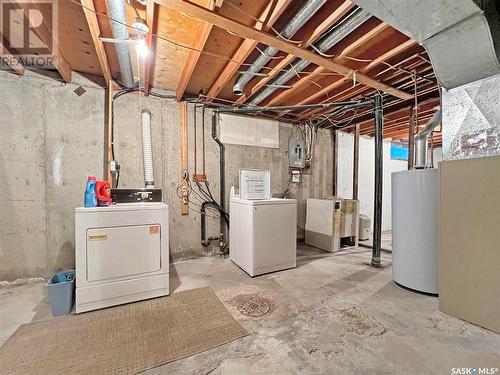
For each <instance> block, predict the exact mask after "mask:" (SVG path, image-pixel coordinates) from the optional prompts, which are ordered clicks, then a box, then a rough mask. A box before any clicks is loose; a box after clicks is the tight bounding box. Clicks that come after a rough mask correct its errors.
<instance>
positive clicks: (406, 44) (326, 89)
mask: <svg viewBox="0 0 500 375" xmlns="http://www.w3.org/2000/svg"><path fill="white" fill-rule="evenodd" d="M415 44H416V43H415V41H413V40H408V41H406V42H404V43H402V44H400V45H399V46H397V47H395V48H392V49H391V50H389V51H387V52H386V53H384V54H382V55H380V56H379V57H377V58H375V59H374V60H373V61H372V62H370V63H369V64H368V65H367V66H365V67H364V68H363V69H361V72H363V73H367V72H369V71H370V70H372V69H373V68H375V67H376V66H377V65H379V64H382V63H384V62H386V61H387V60H389V59H390V58H392V57H394V56H396V55H398V54H399V53H402V52H404V51H405V50H407V49H409V48H410V47H412V46H414V45H415ZM348 81H349V80H347V79H346V78H345V77H344V78H341V79H339V80H337V81H334V82H332V83H331V84H330V85H328V86H326V87H324V88H323V89H321V90H319V91H317V92H316V93H314V94H313V95H311V96H309V97H308V98H305V99H304V100H302V101H300V102H298V103H296V104H297V105H302V104H308V103H311V102H312V101H315V100H316V99H318V98H319V97H321V96H327V95H328V93H329V92H331V91H333V90H334V89H337V88H338V87H340V86H342V85H344V84H345V83H347V82H348ZM392 84H395V83H394V82H393V83H392ZM349 90H350V89H349ZM364 91H367V88H366V87H363V88H361V89H358V90H357V93H359V92H364ZM331 99H332V98H326V99H325V100H323V102H322V103H326V102H328V101H330V100H331ZM321 111H322V110H321V109H316V110H311V111H305V113H304V115H302V116H300V117H303V118H306V117H309V116H311V115H313V114H315V113H319V112H321ZM286 113H287V112H282V113H280V114H279V115H278V117H277V118H280V117H282V116H283V115H285V114H286Z"/></svg>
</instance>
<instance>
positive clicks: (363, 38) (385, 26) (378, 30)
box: [339, 22, 390, 58]
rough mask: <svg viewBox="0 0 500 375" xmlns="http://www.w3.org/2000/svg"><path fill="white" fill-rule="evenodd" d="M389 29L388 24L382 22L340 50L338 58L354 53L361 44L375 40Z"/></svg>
mask: <svg viewBox="0 0 500 375" xmlns="http://www.w3.org/2000/svg"><path fill="white" fill-rule="evenodd" d="M389 27H390V26H389V25H388V24H386V23H384V22H382V23H381V24H379V25H377V26H375V27H374V28H373V29H371V30H370V31H368V32H367V33H366V34H364V35H363V36H361V37H359V38H358V39H356V40H355V41H354V42H352V43H351V44H349V45H348V46H347V47H346V48H344V49H343V50H342V52H341V53H340V56H339V58H340V57H345V56H348V55H349V54H350V53H352V52H354V51H355V50H356V49H358V48H359V47H361V46H362V45H363V44H365V43H366V42H368V41H369V40H370V39H373V38H375V37H376V36H377V35H379V34H380V33H382V32H383V31H385V30H387V29H388V28H389Z"/></svg>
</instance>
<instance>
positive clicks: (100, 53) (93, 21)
mask: <svg viewBox="0 0 500 375" xmlns="http://www.w3.org/2000/svg"><path fill="white" fill-rule="evenodd" d="M81 3H82V8H83V12H84V13H85V18H86V19H87V24H88V26H89V31H90V35H91V37H92V42H93V43H94V48H95V52H96V54H97V58H98V59H99V64H100V65H101V70H102V75H103V77H104V79H105V80H106V84H108V83H109V82H111V81H112V77H111V71H110V69H109V64H108V58H107V56H106V51H105V49H104V44H103V42H102V41H101V40H100V39H99V37H100V36H101V30H100V29H99V23H98V20H97V15H96V10H95V7H94V1H93V0H81Z"/></svg>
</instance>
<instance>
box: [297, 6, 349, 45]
mask: <svg viewBox="0 0 500 375" xmlns="http://www.w3.org/2000/svg"><path fill="white" fill-rule="evenodd" d="M352 8H353V4H352V3H351V1H350V0H346V1H344V2H343V3H342V4H340V5H339V7H338V8H337V9H335V11H334V12H333V13H331V14H330V15H329V16H328V17H327V18H326V19H325V20H324V21H323V22H321V23H320V24H319V25H318V27H317V28H316V29H314V31H313V32H312V33H311V35H310V36H309V38H308V39H307V40H306V41H305V42H304V43H303V45H302V47H308V46H310V45H311V44H313V43H314V42H315V41H316V40H318V38H319V37H320V36H322V35H323V34H324V33H325V32H326V31H328V30H329V29H330V28H331V27H332V26H333V25H335V24H336V23H337V22H338V21H339V20H340V19H341V18H342V17H344V16H345V15H346V14H347V12H349V11H350V10H351V9H352Z"/></svg>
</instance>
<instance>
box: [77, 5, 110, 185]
mask: <svg viewBox="0 0 500 375" xmlns="http://www.w3.org/2000/svg"><path fill="white" fill-rule="evenodd" d="M82 3H83V1H82ZM104 121H105V124H104V176H103V178H104V180H105V181H108V182H109V184H110V185H111V187H113V175H112V173H111V161H112V160H113V152H112V150H113V148H112V147H113V146H112V144H111V141H112V134H113V130H112V127H113V81H112V80H111V79H110V80H108V81H106V112H105V113H104Z"/></svg>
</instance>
